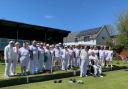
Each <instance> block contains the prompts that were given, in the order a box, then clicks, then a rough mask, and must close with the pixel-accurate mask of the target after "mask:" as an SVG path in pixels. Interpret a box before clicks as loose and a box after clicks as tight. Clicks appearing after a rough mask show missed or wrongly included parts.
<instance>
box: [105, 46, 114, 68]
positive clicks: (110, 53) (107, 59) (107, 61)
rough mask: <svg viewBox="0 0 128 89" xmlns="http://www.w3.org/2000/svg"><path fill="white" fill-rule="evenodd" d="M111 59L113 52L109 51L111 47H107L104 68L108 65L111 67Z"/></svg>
mask: <svg viewBox="0 0 128 89" xmlns="http://www.w3.org/2000/svg"><path fill="white" fill-rule="evenodd" d="M112 58H113V50H112V49H111V47H109V50H108V51H107V56H106V66H107V67H108V65H109V64H110V65H111V67H113V66H112Z"/></svg>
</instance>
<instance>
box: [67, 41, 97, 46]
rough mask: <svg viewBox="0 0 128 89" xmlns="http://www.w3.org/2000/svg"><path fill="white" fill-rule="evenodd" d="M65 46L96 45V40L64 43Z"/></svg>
mask: <svg viewBox="0 0 128 89" xmlns="http://www.w3.org/2000/svg"><path fill="white" fill-rule="evenodd" d="M64 44H65V45H80V44H81V45H96V40H90V41H86V42H84V41H79V42H68V43H64Z"/></svg>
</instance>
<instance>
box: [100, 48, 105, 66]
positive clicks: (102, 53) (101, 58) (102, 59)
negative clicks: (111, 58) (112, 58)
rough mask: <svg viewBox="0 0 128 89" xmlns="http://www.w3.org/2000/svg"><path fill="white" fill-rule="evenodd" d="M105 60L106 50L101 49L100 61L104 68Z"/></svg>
mask: <svg viewBox="0 0 128 89" xmlns="http://www.w3.org/2000/svg"><path fill="white" fill-rule="evenodd" d="M104 59H105V51H104V48H103V47H101V48H100V50H99V61H100V64H101V66H102V67H103V66H104Z"/></svg>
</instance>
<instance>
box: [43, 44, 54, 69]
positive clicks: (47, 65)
mask: <svg viewBox="0 0 128 89" xmlns="http://www.w3.org/2000/svg"><path fill="white" fill-rule="evenodd" d="M44 60H45V61H44V64H45V70H46V71H50V70H51V68H52V55H51V52H50V49H49V44H46V49H45V59H44Z"/></svg>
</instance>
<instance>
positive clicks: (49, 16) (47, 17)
mask: <svg viewBox="0 0 128 89" xmlns="http://www.w3.org/2000/svg"><path fill="white" fill-rule="evenodd" d="M44 18H46V19H52V18H54V16H52V15H45V16H44Z"/></svg>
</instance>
